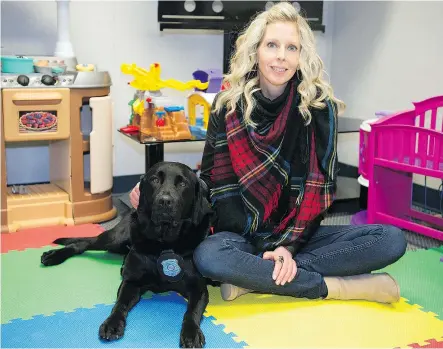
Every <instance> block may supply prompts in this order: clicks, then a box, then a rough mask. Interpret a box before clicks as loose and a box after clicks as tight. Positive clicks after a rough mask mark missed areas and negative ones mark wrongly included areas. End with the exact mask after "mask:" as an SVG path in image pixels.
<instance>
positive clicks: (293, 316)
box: [205, 287, 443, 348]
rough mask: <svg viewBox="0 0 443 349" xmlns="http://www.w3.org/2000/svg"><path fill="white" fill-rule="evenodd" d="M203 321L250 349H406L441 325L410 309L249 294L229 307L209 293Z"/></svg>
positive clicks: (216, 293)
mask: <svg viewBox="0 0 443 349" xmlns="http://www.w3.org/2000/svg"><path fill="white" fill-rule="evenodd" d="M209 299H210V302H209V305H208V307H207V312H206V314H205V315H207V316H213V317H214V318H215V320H214V322H215V323H216V324H223V325H225V328H224V331H225V332H226V333H231V332H232V333H234V334H235V336H236V337H237V339H238V340H239V341H245V342H246V343H247V344H248V345H249V347H252V348H283V347H284V348H395V347H402V348H406V347H407V346H408V344H409V343H414V342H422V341H423V339H426V338H437V337H439V336H441V334H442V333H443V321H441V320H439V319H438V318H437V317H436V316H435V314H433V313H427V312H423V311H421V310H420V307H418V306H413V305H410V304H408V303H407V302H406V300H405V299H404V298H402V299H401V300H400V302H398V303H396V304H392V305H385V304H379V303H373V302H365V301H335V300H306V299H296V298H293V297H284V296H274V295H261V294H247V295H244V296H241V297H239V298H237V299H236V300H234V301H231V302H225V301H223V300H222V299H221V296H220V290H219V288H214V287H211V288H210V298H209Z"/></svg>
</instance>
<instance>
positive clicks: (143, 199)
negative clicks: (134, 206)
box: [138, 174, 148, 210]
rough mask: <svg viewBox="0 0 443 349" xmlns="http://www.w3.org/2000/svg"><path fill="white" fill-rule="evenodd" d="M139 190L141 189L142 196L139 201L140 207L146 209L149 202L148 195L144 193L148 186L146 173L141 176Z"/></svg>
mask: <svg viewBox="0 0 443 349" xmlns="http://www.w3.org/2000/svg"><path fill="white" fill-rule="evenodd" d="M139 183H140V184H139V187H138V189H139V191H140V198H139V203H138V208H139V209H143V210H144V209H145V207H146V206H147V205H148V203H147V202H146V195H143V193H144V192H145V186H146V174H143V175H141V176H140V181H139Z"/></svg>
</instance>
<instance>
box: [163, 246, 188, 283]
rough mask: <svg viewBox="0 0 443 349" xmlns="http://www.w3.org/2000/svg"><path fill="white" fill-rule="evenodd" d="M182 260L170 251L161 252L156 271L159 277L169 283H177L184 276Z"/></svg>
mask: <svg viewBox="0 0 443 349" xmlns="http://www.w3.org/2000/svg"><path fill="white" fill-rule="evenodd" d="M184 264H185V262H184V261H183V258H182V257H181V256H179V255H178V254H175V253H174V251H172V250H166V251H163V252H162V253H161V254H160V256H159V257H158V260H157V269H158V272H159V273H160V276H161V277H162V278H163V279H164V280H166V281H169V282H177V281H180V280H181V279H182V278H183V274H184V270H183V268H184Z"/></svg>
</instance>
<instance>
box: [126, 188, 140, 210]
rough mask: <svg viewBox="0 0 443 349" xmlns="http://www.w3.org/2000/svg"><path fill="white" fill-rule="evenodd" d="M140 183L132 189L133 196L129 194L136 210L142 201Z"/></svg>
mask: <svg viewBox="0 0 443 349" xmlns="http://www.w3.org/2000/svg"><path fill="white" fill-rule="evenodd" d="M139 186H140V182H138V183H137V185H136V186H135V187H134V189H132V191H131V194H129V200H130V201H131V205H132V206H133V207H134V208H135V209H136V208H137V207H138V202H139V200H140V189H139V188H138V187H139Z"/></svg>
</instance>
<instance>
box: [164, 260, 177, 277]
mask: <svg viewBox="0 0 443 349" xmlns="http://www.w3.org/2000/svg"><path fill="white" fill-rule="evenodd" d="M161 264H162V266H163V274H165V275H166V276H177V275H178V274H180V272H181V270H182V269H181V268H180V266H179V265H178V260H176V259H166V260H164V261H162V262H161Z"/></svg>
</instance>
